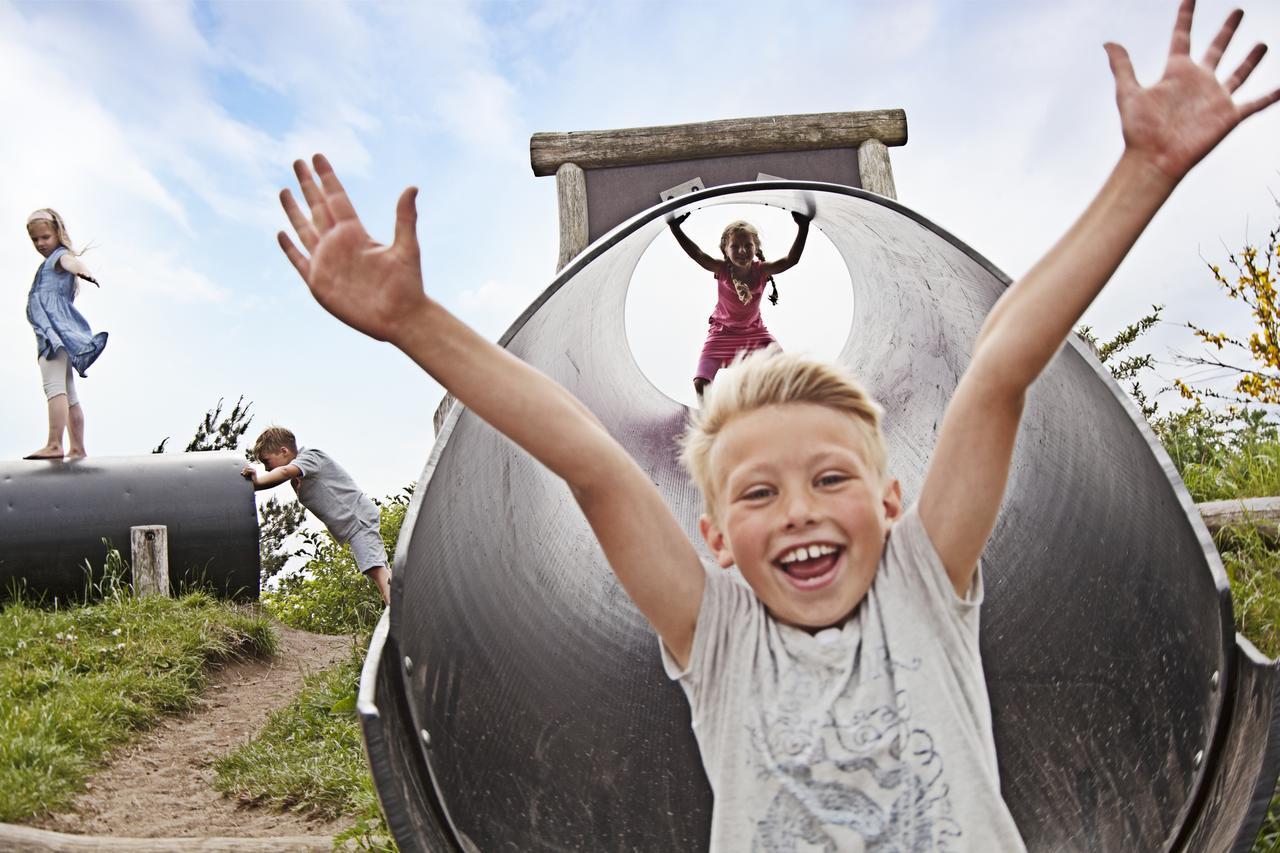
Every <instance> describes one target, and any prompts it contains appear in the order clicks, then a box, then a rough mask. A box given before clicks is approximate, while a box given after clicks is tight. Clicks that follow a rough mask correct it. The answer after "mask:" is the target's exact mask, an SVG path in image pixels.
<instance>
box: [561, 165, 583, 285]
mask: <svg viewBox="0 0 1280 853" xmlns="http://www.w3.org/2000/svg"><path fill="white" fill-rule="evenodd" d="M556 201H557V202H559V207H560V256H559V257H558V258H556V272H560V270H562V269H564V265H565V264H567V263H569V261H571V260H573V259H574V258H575V257H576V256H577V255H578V253H580V252H581V251H582V250H583V249H585V248H587V234H588V233H590V232H588V231H587V175H586V173H585V172H583V171H582V169H581V168H580V167H579V166H578V165H577V164H576V163H565V164H563V165H561V166H560V168H558V169H556Z"/></svg>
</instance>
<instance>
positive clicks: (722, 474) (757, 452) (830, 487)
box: [701, 403, 902, 629]
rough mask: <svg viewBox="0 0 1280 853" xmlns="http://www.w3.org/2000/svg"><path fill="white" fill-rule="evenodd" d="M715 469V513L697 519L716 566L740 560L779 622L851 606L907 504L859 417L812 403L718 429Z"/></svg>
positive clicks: (752, 415) (811, 620) (843, 613)
mask: <svg viewBox="0 0 1280 853" xmlns="http://www.w3.org/2000/svg"><path fill="white" fill-rule="evenodd" d="M711 466H712V469H711V470H712V476H713V477H714V481H715V483H716V484H717V488H718V491H717V494H716V495H715V496H714V500H715V509H716V515H715V519H714V520H712V519H711V518H710V517H708V516H704V517H703V519H702V524H701V526H702V534H703V536H704V537H705V538H706V540H707V544H708V545H709V546H710V548H711V550H712V552H713V553H714V554H715V555H716V558H717V560H718V561H719V562H720V565H722V566H726V567H727V566H730V565H735V564H736V565H737V567H738V571H740V572H741V573H742V576H743V578H744V579H745V580H746V581H747V583H748V584H750V585H751V588H752V590H754V591H755V594H756V597H757V598H759V599H760V600H761V602H763V603H764V605H765V607H767V608H768V609H769V612H770V613H771V614H772V615H773V617H774V618H775V619H777V620H778V621H780V622H784V623H786V624H789V625H795V626H797V627H801V628H814V629H816V628H824V627H827V626H830V625H835V624H838V623H839V622H841V621H842V620H844V619H845V617H847V616H848V615H849V614H850V613H852V612H853V610H854V609H855V608H856V607H857V606H858V604H859V603H861V601H862V599H863V598H864V597H865V596H866V594H867V590H868V589H869V588H870V586H871V581H872V580H873V579H874V578H875V573H876V566H877V565H878V564H879V562H880V555H881V553H882V551H883V550H884V543H885V539H886V537H887V536H888V533H889V527H890V525H891V524H892V522H893V520H894V519H895V518H897V516H898V515H899V513H900V512H901V510H902V499H901V492H900V490H899V487H898V483H897V481H896V480H889V479H887V478H885V477H884V476H883V475H882V474H880V473H879V472H878V471H876V469H875V467H874V466H873V465H872V464H871V463H870V462H869V461H868V459H867V452H866V441H865V438H864V434H863V432H862V428H861V427H860V426H859V425H858V424H857V423H856V422H855V421H854V420H853V418H851V417H850V416H849V415H846V414H844V413H841V412H839V411H836V410H834V409H830V408H827V407H825V406H820V405H817V404H814V403H786V404H782V405H776V406H766V407H764V408H761V409H756V410H754V411H752V412H748V413H746V414H742V415H739V416H737V417H735V418H734V419H733V420H732V421H730V422H729V423H728V424H727V425H726V426H725V428H724V429H723V430H722V431H721V433H720V435H719V436H718V437H717V439H716V443H715V446H714V447H713V448H712V451H711Z"/></svg>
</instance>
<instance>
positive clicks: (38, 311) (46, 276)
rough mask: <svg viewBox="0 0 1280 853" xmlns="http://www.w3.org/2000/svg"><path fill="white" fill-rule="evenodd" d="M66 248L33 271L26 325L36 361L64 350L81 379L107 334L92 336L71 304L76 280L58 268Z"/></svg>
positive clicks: (98, 351) (99, 350) (83, 319)
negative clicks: (33, 337)
mask: <svg viewBox="0 0 1280 853" xmlns="http://www.w3.org/2000/svg"><path fill="white" fill-rule="evenodd" d="M66 252H67V247H66V246H59V247H58V248H56V249H54V250H53V252H51V253H50V254H49V257H47V258H45V259H44V263H42V264H41V265H40V268H39V269H37V270H36V277H35V279H34V280H33V281H32V282H31V292H30V293H28V294H27V322H29V323H30V324H31V328H32V329H33V330H34V331H35V333H36V358H41V357H44V358H48V359H53V358H56V357H57V355H58V350H60V349H65V350H66V351H67V356H68V358H69V359H70V361H71V366H72V367H74V368H75V369H76V372H77V373H79V374H80V375H81V376H84V372H85V371H86V370H88V369H89V365H91V364H93V363H94V361H96V360H97V358H98V356H99V355H101V354H102V350H103V348H104V347H105V346H106V345H107V333H106V332H99V333H98V334H96V335H95V334H94V333H93V330H92V329H90V328H89V321H88V320H86V319H85V318H84V315H83V314H81V313H80V312H79V311H77V310H76V307H75V306H74V305H72V304H71V303H72V302H74V301H75V298H76V277H75V276H74V275H72V274H71V273H69V272H67V271H66V270H64V269H63V268H62V267H61V266H59V265H58V258H60V257H62V256H63V255H65V254H66Z"/></svg>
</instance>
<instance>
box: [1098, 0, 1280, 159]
mask: <svg viewBox="0 0 1280 853" xmlns="http://www.w3.org/2000/svg"><path fill="white" fill-rule="evenodd" d="M1194 11H1195V0H1183V2H1182V5H1181V6H1180V7H1179V9H1178V19H1177V23H1176V24H1175V26H1174V30H1173V40H1172V42H1171V43H1170V45H1169V60H1168V63H1167V64H1166V65H1165V69H1164V75H1163V76H1162V77H1161V78H1160V80H1159V81H1158V82H1157V83H1156V84H1155V85H1153V86H1151V87H1150V88H1146V89H1144V88H1143V87H1142V86H1141V85H1139V83H1138V81H1137V79H1136V77H1135V76H1134V73H1133V65H1132V64H1131V63H1130V61H1129V54H1128V52H1127V51H1126V50H1125V49H1124V48H1123V47H1121V46H1120V45H1118V44H1114V43H1108V44H1106V45H1105V47H1106V51H1107V56H1108V58H1109V59H1110V61H1111V72H1112V74H1114V75H1115V79H1116V104H1117V106H1118V107H1119V109H1120V125H1121V129H1122V131H1123V133H1124V142H1125V148H1126V150H1128V151H1129V152H1131V153H1134V154H1137V155H1140V156H1143V157H1145V158H1147V159H1148V160H1149V162H1151V163H1152V164H1153V165H1155V166H1156V167H1157V168H1159V169H1160V170H1161V171H1162V172H1164V173H1165V174H1166V175H1167V176H1168V177H1170V178H1172V179H1173V180H1174V181H1178V180H1181V179H1182V177H1183V176H1184V175H1186V173H1187V172H1188V171H1190V170H1191V167H1192V166H1194V165H1195V164H1196V163H1197V162H1199V161H1200V159H1201V158H1202V157H1204V156H1205V155H1206V154H1208V153H1209V152H1210V151H1211V150H1213V148H1214V146H1216V145H1217V144H1218V143H1219V142H1220V141H1221V140H1222V139H1223V137H1225V136H1226V135H1227V134H1228V133H1230V132H1231V131H1232V129H1234V128H1235V126H1236V125H1238V124H1239V123H1240V122H1241V121H1243V120H1244V119H1246V118H1248V117H1249V116H1250V115H1252V114H1253V113H1256V112H1258V111H1259V110H1261V109H1263V108H1264V107H1267V106H1269V105H1270V104H1273V103H1275V102H1276V101H1277V100H1280V89H1278V90H1276V91H1273V92H1271V93H1270V94H1267V95H1264V96H1262V97H1260V98H1256V99H1254V100H1251V101H1246V102H1243V103H1236V102H1235V101H1234V100H1232V95H1233V93H1234V92H1235V91H1236V90H1237V89H1239V88H1240V87H1241V86H1242V85H1243V84H1244V82H1245V81H1246V80H1247V79H1249V75H1250V74H1252V73H1253V69H1254V68H1255V67H1257V65H1258V62H1259V60H1261V59H1262V57H1263V55H1264V54H1265V53H1266V52H1267V48H1266V45H1262V44H1258V45H1255V46H1254V47H1253V49H1252V50H1250V51H1249V54H1248V56H1246V57H1245V58H1244V60H1243V61H1242V62H1241V63H1240V65H1239V66H1238V67H1237V68H1236V70H1235V71H1234V72H1233V73H1232V74H1231V76H1230V77H1228V78H1226V79H1225V80H1223V81H1219V80H1218V78H1217V71H1218V63H1219V62H1221V60H1222V55H1223V54H1224V53H1225V52H1226V50H1227V47H1228V45H1230V43H1231V38H1232V36H1234V35H1235V32H1236V28H1237V27H1239V26H1240V21H1241V19H1242V18H1243V17H1244V13H1243V12H1242V11H1240V10H1239V9H1237V10H1235V11H1234V12H1232V13H1231V14H1230V15H1229V16H1228V17H1227V20H1226V22H1225V23H1223V25H1222V28H1221V29H1220V30H1219V31H1218V34H1217V36H1215V37H1214V40H1213V42H1212V44H1210V45H1209V49H1208V50H1207V51H1206V52H1205V55H1204V58H1203V59H1202V60H1201V61H1200V62H1196V61H1195V60H1193V59H1192V58H1191V19H1192V14H1193V12H1194Z"/></svg>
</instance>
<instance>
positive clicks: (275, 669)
mask: <svg viewBox="0 0 1280 853" xmlns="http://www.w3.org/2000/svg"><path fill="white" fill-rule="evenodd" d="M275 627H276V630H277V632H278V635H279V640H280V642H279V651H278V652H277V655H276V657H275V658H273V659H272V660H269V661H244V662H240V663H234V664H231V665H228V666H225V667H223V668H221V669H220V670H218V671H216V672H214V673H213V674H212V675H211V676H210V679H209V686H208V687H207V688H206V689H205V692H204V694H203V695H202V696H201V697H200V698H199V699H198V700H197V701H196V705H195V707H194V708H193V710H192V711H190V712H189V713H187V714H185V715H183V716H180V717H171V718H169V719H167V720H165V721H164V722H162V723H161V724H160V725H159V726H157V727H156V728H155V729H152V730H151V731H149V732H148V733H147V734H146V735H144V736H143V737H142V739H141V740H139V741H137V742H136V743H134V744H132V745H130V746H128V747H125V748H124V749H122V750H121V751H120V752H118V753H117V754H116V755H115V756H114V758H113V760H112V762H111V764H109V765H108V766H107V767H105V768H104V769H103V770H101V771H100V772H98V773H97V774H95V775H94V776H93V777H91V778H90V780H89V784H88V788H87V790H86V791H85V792H84V793H82V794H81V795H80V796H79V797H77V798H76V800H75V803H74V804H73V806H72V810H71V811H70V812H67V813H64V814H59V815H55V816H52V817H49V818H46V819H44V820H42V821H38V822H36V823H34V824H33V825H34V826H37V827H40V828H42V829H49V830H56V831H58V832H68V833H75V834H84V835H119V836H131V837H135V838H138V837H143V838H159V837H176V836H234V837H243V838H256V837H267V836H286V835H288V836H293V835H332V834H334V833H337V832H340V831H341V830H342V829H344V828H346V826H347V824H348V823H349V821H334V822H328V823H323V822H317V821H309V820H307V819H306V818H305V817H302V816H298V815H292V814H276V813H274V812H269V811H267V810H265V809H260V808H245V807H238V806H237V804H236V802H235V801H234V800H232V799H229V798H227V797H224V796H222V795H221V794H219V793H218V792H217V791H215V790H214V789H213V787H212V782H213V775H214V774H213V770H212V764H213V761H214V759H216V758H218V757H220V756H222V755H224V754H226V753H227V752H230V751H231V750H233V749H235V748H236V747H237V746H240V745H241V744H243V743H245V742H246V741H248V740H250V739H251V738H252V737H253V735H254V734H255V733H256V732H257V731H258V730H259V729H260V728H261V727H262V725H263V723H265V722H266V719H267V715H268V714H269V713H270V712H272V711H274V710H276V709H277V708H280V707H282V706H284V705H285V704H287V703H288V702H289V700H290V699H292V698H293V696H294V695H295V694H296V693H297V691H298V689H299V688H300V687H301V686H302V679H303V676H305V675H307V674H308V673H311V672H315V671H318V670H321V669H327V668H328V667H330V666H332V665H334V664H335V663H337V662H338V661H339V660H341V659H342V657H343V656H344V655H345V654H346V653H347V651H348V649H349V648H350V646H351V639H350V638H349V637H331V636H326V635H323V634H309V633H306V632H305V631H295V630H294V629H292V628H287V627H285V626H283V625H279V624H277V625H276V626H275Z"/></svg>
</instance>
